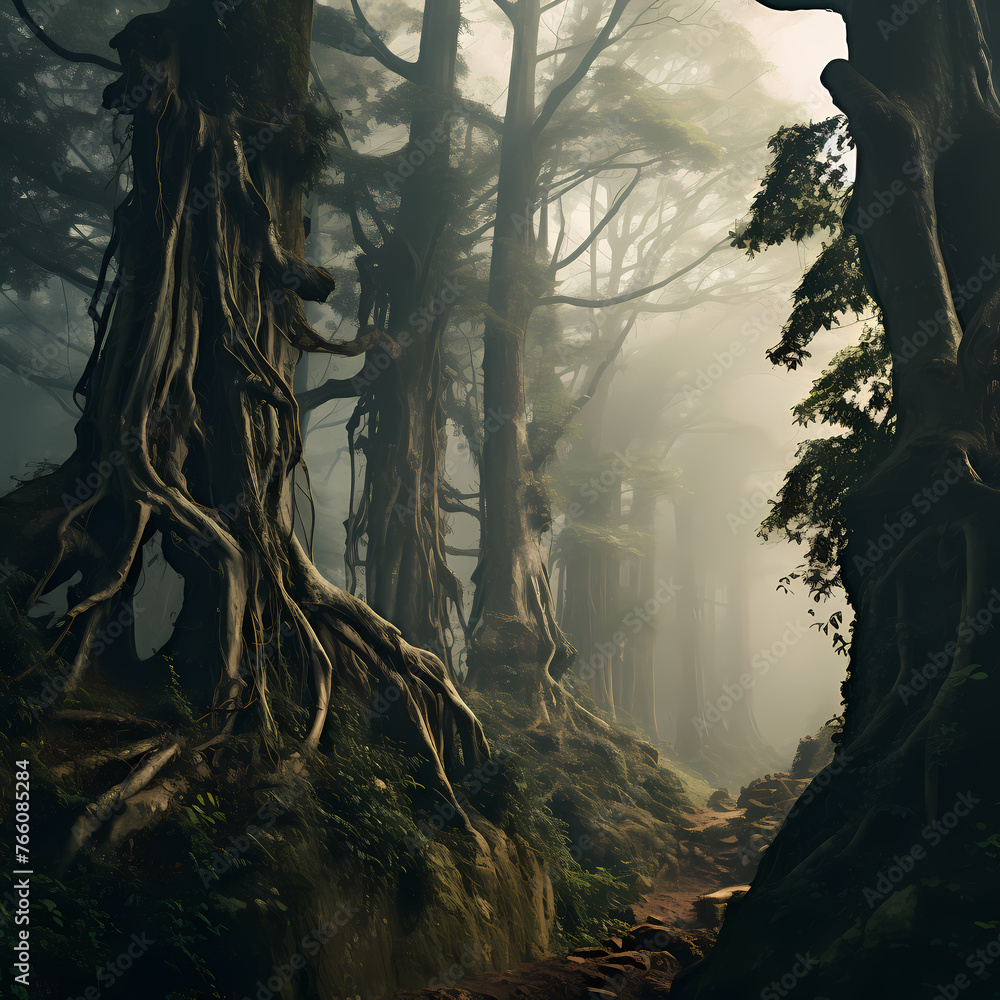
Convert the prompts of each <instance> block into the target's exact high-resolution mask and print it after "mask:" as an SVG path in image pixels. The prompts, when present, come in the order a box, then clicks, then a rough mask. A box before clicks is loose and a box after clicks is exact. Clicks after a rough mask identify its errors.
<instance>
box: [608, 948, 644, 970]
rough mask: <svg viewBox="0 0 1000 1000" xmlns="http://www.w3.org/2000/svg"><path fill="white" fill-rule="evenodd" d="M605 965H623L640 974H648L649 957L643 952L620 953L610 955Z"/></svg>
mask: <svg viewBox="0 0 1000 1000" xmlns="http://www.w3.org/2000/svg"><path fill="white" fill-rule="evenodd" d="M605 964H606V965H625V966H629V967H630V968H633V969H638V970H639V971H641V972H648V971H649V966H650V959H649V955H648V954H647V953H646V952H644V951H622V952H619V953H618V954H617V955H612V956H611V957H610V958H609V959H607V961H606V963H605Z"/></svg>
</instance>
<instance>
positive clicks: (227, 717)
mask: <svg viewBox="0 0 1000 1000" xmlns="http://www.w3.org/2000/svg"><path fill="white" fill-rule="evenodd" d="M219 6H220V5H219V4H213V3H209V2H207V0H189V2H178V3H173V4H171V5H170V6H169V7H168V8H167V9H166V10H164V11H160V12H157V13H152V14H144V15H141V16H139V17H137V18H135V19H133V20H132V21H131V22H129V24H128V25H127V26H126V27H125V29H124V30H123V31H122V32H120V33H119V34H118V35H117V36H116V37H115V39H114V40H113V42H112V44H113V46H114V47H115V48H116V49H117V50H118V51H119V53H120V54H121V56H122V59H123V66H124V68H125V72H124V75H123V76H122V78H121V79H119V80H118V81H116V82H115V83H113V84H111V85H110V86H109V87H108V88H107V89H106V91H105V95H104V102H105V106H106V107H111V106H113V104H114V102H115V101H116V100H117V101H121V100H124V102H125V104H124V106H125V107H126V108H127V109H128V112H129V113H130V114H132V116H133V129H132V141H131V150H130V156H131V164H132V169H133V188H132V191H131V193H130V195H129V197H128V198H127V200H126V202H125V203H124V204H123V206H122V207H121V208H120V209H119V210H118V212H117V215H116V219H115V232H116V242H117V241H119V240H120V243H119V252H118V254H119V259H118V265H119V273H120V274H124V275H129V276H131V277H130V278H129V280H128V281H125V282H124V283H122V284H121V285H120V288H119V290H118V292H117V295H116V296H112V297H111V301H109V302H108V305H107V307H106V308H105V310H104V311H103V313H102V314H101V315H100V317H99V320H98V324H97V336H96V343H95V349H94V353H93V355H92V358H91V361H90V363H89V365H88V367H87V370H86V372H85V374H84V376H83V379H82V380H81V383H80V386H79V390H78V391H79V392H80V393H81V394H82V395H83V397H84V399H85V405H84V410H83V414H82V416H81V418H80V421H79V423H78V425H77V429H76V434H77V446H76V449H75V451H74V453H73V454H72V456H71V457H70V458H69V459H68V460H67V461H66V462H65V463H64V464H63V465H62V466H61V467H60V468H59V469H58V470H56V471H54V472H52V473H50V474H47V475H43V476H40V477H38V478H36V479H33V480H30V481H28V482H26V483H24V484H23V485H21V486H20V487H19V488H17V489H16V490H14V491H13V493H11V494H9V495H8V496H7V497H5V498H4V499H3V500H2V501H0V537H2V538H3V539H4V549H5V551H4V553H3V554H4V555H5V556H6V557H7V558H8V559H9V562H10V563H11V564H13V565H14V566H15V567H16V569H17V571H18V572H17V573H16V574H15V577H14V578H12V585H11V586H10V587H9V588H8V589H7V591H6V593H5V596H6V597H7V598H8V599H9V600H11V601H12V602H14V604H15V605H16V607H17V609H18V611H19V612H20V613H24V612H25V611H26V610H28V609H30V608H31V607H32V606H33V605H34V604H35V602H36V601H37V600H38V599H39V598H40V597H41V596H42V595H43V594H45V593H46V592H48V591H50V590H51V589H52V588H53V587H55V586H57V585H58V584H60V583H61V582H64V581H66V580H68V579H70V578H72V577H73V576H74V575H75V574H76V573H77V572H79V573H80V574H81V576H82V579H81V581H80V582H79V583H78V584H76V585H74V586H71V587H70V591H69V603H70V608H69V611H68V612H67V615H66V616H65V621H64V622H63V623H61V625H60V633H59V639H58V641H57V642H56V644H55V646H54V649H56V650H57V651H58V653H59V654H60V655H62V656H63V657H64V658H65V659H66V660H67V662H68V663H70V664H71V670H70V675H69V677H68V684H67V689H73V688H78V689H82V690H86V689H87V688H88V687H89V686H90V685H91V684H92V683H94V684H96V685H98V686H99V687H100V688H101V689H102V690H106V685H107V684H109V683H110V684H111V685H112V686H117V687H119V688H128V689H129V690H130V691H131V692H132V693H133V694H134V695H135V696H137V697H140V698H148V699H153V700H155V697H156V696H157V694H158V693H162V691H163V690H165V689H166V688H167V686H168V685H169V683H170V676H171V672H172V671H173V672H176V675H177V676H178V677H179V679H180V682H181V685H182V687H183V689H184V693H185V694H186V695H187V696H188V697H189V698H190V700H191V701H192V703H193V704H194V705H195V706H198V707H200V708H201V711H200V712H196V713H195V715H196V716H198V715H202V716H203V717H204V718H206V719H207V720H208V721H207V722H206V721H199V722H196V723H193V724H192V726H191V731H190V732H186V733H185V735H186V736H190V737H194V738H195V740H197V739H198V738H199V737H201V738H203V737H204V736H206V735H209V734H214V735H212V736H211V738H212V739H213V740H215V741H217V742H218V741H221V742H225V740H226V739H227V738H228V737H229V736H230V734H232V733H234V732H236V731H238V730H239V731H243V732H253V733H256V734H258V735H259V737H260V738H261V739H262V740H263V741H264V742H265V743H266V744H267V745H268V746H269V747H270V748H271V750H273V751H274V752H275V753H276V754H284V755H288V754H289V753H296V752H298V753H302V754H304V755H307V754H309V753H310V752H311V751H312V750H314V749H315V748H316V747H317V746H318V745H319V743H320V740H321V738H322V736H323V733H324V730H325V728H326V724H327V716H328V711H329V707H330V704H331V699H332V698H333V697H334V693H335V688H336V686H337V685H339V684H351V685H353V686H354V687H356V688H357V689H358V690H360V691H361V692H364V693H367V694H371V693H372V692H373V691H374V692H375V693H377V694H383V695H384V694H385V693H386V692H389V691H391V692H392V693H393V695H394V696H393V697H391V698H390V700H391V701H392V702H393V704H394V708H393V711H392V712H388V713H384V714H382V715H380V716H379V718H380V721H381V723H382V724H383V725H384V726H385V727H386V728H387V729H388V730H390V731H391V732H392V734H393V735H394V737H395V738H397V739H399V740H400V742H401V743H403V744H404V745H405V746H406V747H407V748H408V750H409V751H410V752H411V753H413V754H415V755H416V756H418V757H419V758H420V759H421V760H422V761H423V767H424V769H425V773H424V778H426V782H425V784H426V785H427V787H428V788H436V789H438V790H439V791H440V792H441V794H442V795H444V797H445V798H446V799H447V800H448V801H449V802H451V804H452V805H453V807H456V808H458V815H464V813H462V812H461V808H460V807H459V806H458V803H457V801H456V800H455V796H454V793H453V791H452V790H451V786H450V783H449V782H448V779H447V776H446V773H445V767H446V763H447V761H448V758H449V757H450V756H451V744H452V734H453V731H454V728H455V726H456V724H457V727H458V730H459V733H460V734H462V739H463V749H464V752H465V754H466V755H467V757H468V759H469V760H471V759H474V758H475V757H476V756H478V755H479V754H480V753H481V752H482V751H485V749H486V745H485V741H484V740H483V737H482V731H481V728H480V727H479V725H478V722H477V721H476V720H475V718H474V716H473V715H472V713H471V712H470V711H469V710H468V708H467V707H466V706H464V703H463V702H462V700H461V697H460V696H459V695H458V693H457V691H456V690H455V688H454V687H453V685H452V684H451V682H450V681H449V679H448V677H447V675H446V673H445V670H444V667H443V665H442V664H441V662H440V660H438V659H437V658H436V657H435V656H433V655H431V654H429V653H426V652H424V651H421V650H418V649H415V648H414V647H411V646H410V645H409V644H408V643H406V642H405V641H404V640H403V639H402V637H401V636H400V634H399V631H398V629H396V628H395V627H394V626H392V625H391V624H389V623H388V622H387V621H384V620H383V619H381V618H379V617H378V616H377V615H376V614H374V613H373V612H372V611H371V610H370V609H369V608H368V607H367V606H366V605H364V604H362V603H361V602H360V601H358V600H356V599H354V598H352V597H350V596H349V595H347V594H345V593H343V592H342V591H340V590H338V589H337V588H335V587H333V586H332V585H331V584H329V583H328V582H327V581H325V580H324V579H323V578H322V577H321V576H320V575H319V573H318V572H317V571H316V569H315V567H314V566H313V564H312V562H311V560H310V558H309V556H308V554H307V553H306V552H305V550H304V549H303V547H302V545H301V544H300V543H299V541H298V539H297V538H296V536H295V533H294V531H293V517H294V512H293V498H292V491H291V483H292V472H293V470H294V469H295V467H296V465H297V463H298V461H299V458H300V455H301V437H300V432H299V423H298V413H297V407H296V403H295V399H294V396H293V393H292V389H291V384H292V379H293V372H294V368H295V364H296V362H297V360H298V358H299V356H300V352H301V351H302V350H310V351H326V352H334V353H344V354H350V353H355V351H356V346H354V345H350V344H347V345H342V344H336V343H330V342H326V341H323V340H322V339H321V338H319V337H318V336H317V335H316V334H315V333H314V332H313V331H312V330H311V329H310V328H309V327H308V325H307V324H306V322H305V319H304V315H303V309H302V304H301V300H305V299H322V298H324V297H325V296H326V295H327V294H328V293H329V291H330V290H331V289H332V285H333V283H332V279H331V278H330V276H329V275H328V274H327V273H326V272H324V271H322V270H320V269H317V268H315V267H312V266H310V265H309V264H307V263H306V261H305V260H304V258H303V246H304V228H303V213H302V191H303V187H304V184H305V183H306V181H307V178H308V174H309V171H310V170H311V169H312V168H314V167H316V166H318V163H319V161H320V159H321V157H322V148H321V147H320V146H319V144H318V141H317V140H316V139H315V138H314V137H313V135H312V134H311V133H310V130H309V128H308V126H307V124H306V123H307V120H308V115H307V108H306V105H307V100H308V67H309V35H310V27H311V21H312V3H311V0H258V2H255V3H245V4H244V3H236V4H231V5H229V6H226V7H225V9H224V10H222V11H221V12H220V10H219ZM151 64H155V65H156V66H157V67H158V68H159V70H160V71H161V72H158V73H157V74H156V81H157V82H156V83H155V84H154V85H152V86H150V85H148V83H147V84H146V85H143V84H142V81H143V80H144V79H145V80H147V81H148V80H149V79H150V76H149V74H148V72H147V71H148V67H149V66H150V65H151ZM136 94H140V95H141V97H140V98H138V99H137V98H136V97H135V95H136ZM119 106H121V105H119ZM157 533H158V534H159V536H160V538H161V539H162V547H163V552H164V555H165V557H166V559H167V561H168V562H169V564H170V565H171V566H172V567H173V569H175V570H176V571H177V572H178V573H179V574H180V575H181V576H182V577H183V579H184V599H183V606H182V609H181V611H180V613H179V615H178V618H177V620H176V622H175V626H174V630H173V634H172V636H171V638H170V640H169V641H168V643H167V645H166V646H165V647H164V648H163V649H162V650H160V652H159V653H158V654H157V655H156V656H154V657H151V658H149V659H148V660H144V661H137V660H136V659H135V657H134V654H131V653H129V652H127V650H131V649H132V645H133V644H132V643H131V631H132V627H133V624H132V623H133V621H134V615H132V616H128V615H123V611H128V609H129V608H130V601H131V594H132V592H133V590H134V589H135V586H136V583H137V579H138V576H139V573H140V571H141V567H142V556H141V553H142V550H143V548H144V546H146V545H147V544H149V543H150V541H151V540H152V538H153V536H154V534H157ZM120 621H126V624H125V626H124V630H125V633H126V636H127V641H125V642H114V643H111V644H109V643H108V642H106V641H104V640H105V638H106V637H107V636H108V635H109V634H115V633H112V632H111V631H110V629H109V625H110V624H116V623H119V622H120ZM121 628H122V626H121V625H120V624H119V630H120V629H121ZM15 672H16V669H15ZM283 699H284V700H290V701H292V702H294V703H296V704H299V703H301V704H304V705H305V706H307V707H308V708H309V710H310V717H309V722H308V724H307V725H306V726H305V728H304V730H301V731H296V727H295V726H293V725H290V724H289V723H288V722H287V718H286V717H285V716H282V715H279V713H278V712H277V711H276V707H277V705H278V704H279V703H280V702H281V701H282V700H283ZM186 761H188V754H187V753H186V752H182V753H181V754H179V755H178V756H177V757H176V759H175V760H174V761H173V762H172V763H171V764H170V766H171V767H175V766H183V765H184V763H185V762H186Z"/></svg>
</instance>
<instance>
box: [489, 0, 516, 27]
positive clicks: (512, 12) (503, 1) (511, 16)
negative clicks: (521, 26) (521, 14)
mask: <svg viewBox="0 0 1000 1000" xmlns="http://www.w3.org/2000/svg"><path fill="white" fill-rule="evenodd" d="M493 2H494V3H495V4H496V5H497V6H498V7H499V8H500V9H501V10H502V11H503V12H504V14H506V15H507V20H508V21H510V23H511V24H514V23H515V20H516V18H517V8H516V7H515V6H514V5H513V4H512V3H511V0H493Z"/></svg>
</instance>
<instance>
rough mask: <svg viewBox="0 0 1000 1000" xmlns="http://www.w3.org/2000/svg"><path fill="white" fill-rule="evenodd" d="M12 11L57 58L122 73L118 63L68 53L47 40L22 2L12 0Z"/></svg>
mask: <svg viewBox="0 0 1000 1000" xmlns="http://www.w3.org/2000/svg"><path fill="white" fill-rule="evenodd" d="M14 9H15V10H16V11H17V12H18V14H20V15H21V20H22V21H24V23H25V24H26V25H27V26H28V28H29V29H30V31H31V33H32V34H33V35H34V36H35V38H37V39H38V40H39V41H40V42H41V43H42V45H44V46H45V47H46V48H47V49H50V50H51V51H53V52H54V53H55V54H56V55H57V56H60V57H61V58H63V59H67V60H69V62H78V63H93V64H94V65H95V66H100V67H101V68H102V69H109V70H111V72H112V73H122V72H124V67H123V66H122V65H121V64H120V63H116V62H112V61H111V60H110V59H105V58H104V57H103V56H94V55H91V54H90V53H89V52H70V50H69V49H64V48H63V47H62V46H61V45H60V44H59V43H58V42H55V41H53V40H52V39H51V38H49V36H48V35H47V34H46V33H45V32H44V30H43V29H42V28H41V27H40V26H39V25H38V23H37V22H36V21H35V19H34V18H33V17H32V16H31V15H30V14H29V13H28V9H27V7H25V6H24V0H14Z"/></svg>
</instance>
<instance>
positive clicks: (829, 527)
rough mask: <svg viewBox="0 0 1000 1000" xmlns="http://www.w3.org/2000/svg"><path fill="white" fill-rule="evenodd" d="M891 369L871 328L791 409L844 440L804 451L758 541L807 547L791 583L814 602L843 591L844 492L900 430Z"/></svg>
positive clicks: (798, 418) (820, 442) (802, 420)
mask: <svg viewBox="0 0 1000 1000" xmlns="http://www.w3.org/2000/svg"><path fill="white" fill-rule="evenodd" d="M889 367H890V359H889V355H888V350H887V348H886V344H885V334H884V332H883V331H882V330H881V329H877V328H874V329H873V328H866V329H865V331H864V332H863V333H862V335H861V338H860V339H859V341H858V343H857V344H854V345H852V346H850V347H846V348H844V349H843V350H841V351H840V352H838V353H837V354H836V355H835V356H834V358H833V360H832V362H831V364H830V367H829V368H828V369H826V370H825V371H824V372H823V374H822V375H821V376H820V377H819V378H818V379H816V381H815V382H814V383H813V387H812V391H811V392H810V394H809V396H808V397H807V398H806V399H804V400H803V401H802V402H801V403H799V404H798V405H797V406H795V407H794V409H793V410H792V412H793V414H794V417H795V422H796V423H797V424H799V425H800V426H803V427H808V426H810V425H812V424H815V423H820V424H824V425H826V426H828V427H831V428H841V429H842V430H843V433H840V434H832V435H830V436H828V437H822V438H813V439H812V440H809V441H806V442H804V443H803V444H802V445H800V446H799V449H798V452H797V453H796V458H797V461H796V463H795V465H794V466H793V467H792V468H791V469H790V470H789V472H788V474H787V475H786V476H785V481H784V483H783V484H782V486H781V489H780V490H779V491H778V497H777V500H776V501H775V503H774V506H773V507H772V509H771V511H770V512H769V513H768V515H767V517H766V518H765V519H764V521H763V524H762V525H761V529H760V535H761V537H762V538H765V539H767V538H769V537H771V536H772V535H775V534H776V535H778V536H781V537H785V538H788V539H790V540H791V541H793V542H797V543H800V544H804V545H805V546H806V560H807V562H806V565H805V566H804V567H803V568H802V569H801V570H799V571H798V572H796V573H794V574H792V575H791V577H790V579H794V578H797V577H801V578H802V579H803V581H804V582H805V583H806V585H807V586H808V588H809V591H810V593H812V594H813V595H814V596H815V597H816V598H817V599H820V598H824V597H828V596H830V594H831V593H832V591H833V590H834V588H835V587H838V586H840V585H841V579H840V557H841V552H842V549H843V546H844V544H845V543H846V541H847V538H846V534H845V528H844V522H843V518H842V516H841V509H840V504H841V500H842V499H843V496H844V493H845V492H846V491H847V490H848V489H849V488H850V487H851V486H853V485H854V484H856V483H857V482H858V481H859V480H860V479H861V477H862V476H863V475H864V473H865V471H866V470H868V469H871V468H873V467H874V465H875V464H876V463H877V462H879V461H880V460H881V459H882V458H883V457H884V456H885V455H887V454H888V451H889V447H890V443H891V439H892V433H893V426H894V423H895V421H894V416H893V413H892V410H891V405H890V384H889Z"/></svg>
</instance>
